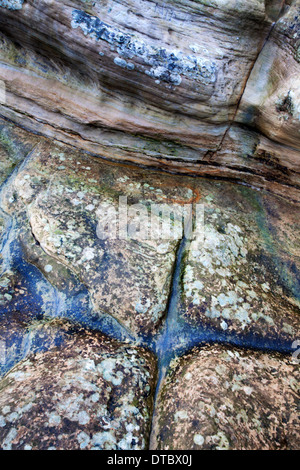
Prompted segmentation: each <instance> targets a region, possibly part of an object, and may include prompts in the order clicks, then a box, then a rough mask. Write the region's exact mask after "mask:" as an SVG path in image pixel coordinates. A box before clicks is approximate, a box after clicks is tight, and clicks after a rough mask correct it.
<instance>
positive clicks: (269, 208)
mask: <svg viewBox="0 0 300 470" xmlns="http://www.w3.org/2000/svg"><path fill="white" fill-rule="evenodd" d="M198 188H199V192H200V193H201V196H202V198H201V200H200V202H201V203H202V204H203V210H204V214H205V216H204V229H203V230H204V234H203V237H202V236H200V235H197V236H196V237H195V239H194V240H192V241H188V242H187V245H186V254H185V256H184V258H183V264H184V267H183V274H182V285H181V289H182V291H181V292H182V294H181V299H180V301H179V307H178V308H179V309H180V311H181V315H182V317H183V318H184V319H185V321H186V322H187V323H188V324H190V325H191V326H192V327H193V328H195V329H199V328H200V329H202V330H203V329H204V330H205V329H209V328H213V329H214V330H218V331H219V332H222V334H223V337H225V338H226V337H227V338H228V340H230V339H233V338H234V337H235V335H236V334H237V335H238V337H244V338H245V337H246V338H248V341H250V343H251V342H252V344H255V343H256V342H257V341H259V342H260V344H262V342H263V341H264V340H267V341H268V340H270V341H271V340H272V341H275V342H283V343H286V344H291V343H292V342H293V340H294V338H295V337H296V336H297V332H298V331H299V266H298V263H297V260H298V258H299V238H298V234H299V226H298V208H297V207H294V208H293V206H291V205H288V206H287V205H286V203H285V202H284V201H283V200H282V199H280V198H276V197H273V196H269V195H267V194H264V193H255V192H253V191H251V190H249V189H247V188H240V187H238V186H233V185H231V184H228V183H222V184H214V183H207V182H206V183H205V182H201V183H198Z"/></svg>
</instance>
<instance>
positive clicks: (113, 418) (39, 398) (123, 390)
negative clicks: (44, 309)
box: [0, 326, 156, 450]
mask: <svg viewBox="0 0 300 470" xmlns="http://www.w3.org/2000/svg"><path fill="white" fill-rule="evenodd" d="M62 328H64V327H63V326H62ZM65 329H66V330H67V328H66V327H65ZM155 371H156V366H155V360H154V358H153V356H152V355H151V354H150V353H148V352H146V351H144V350H141V349H137V348H133V347H131V346H128V345H127V346H126V345H121V344H118V343H116V342H115V341H112V340H111V339H108V338H106V337H104V336H103V335H100V334H95V333H91V332H88V331H81V332H80V331H77V332H76V334H74V330H73V335H72V336H70V337H69V338H68V339H67V340H66V341H65V343H64V344H63V346H61V347H52V348H50V350H49V351H47V352H45V353H37V354H35V355H31V356H30V357H28V358H27V359H26V360H24V361H23V362H20V363H19V364H18V365H17V366H16V367H15V368H13V369H12V370H11V371H10V372H9V373H8V374H7V375H6V376H5V377H4V379H2V381H0V448H1V449H2V450H11V449H17V450H24V449H25V450H35V449H38V450H42V449H43V450H54V449H57V450H60V449H62V450H76V449H94V450H105V449H119V450H138V449H140V450H142V449H145V448H146V447H147V445H148V436H149V427H150V422H151V410H152V394H153V387H154V384H155Z"/></svg>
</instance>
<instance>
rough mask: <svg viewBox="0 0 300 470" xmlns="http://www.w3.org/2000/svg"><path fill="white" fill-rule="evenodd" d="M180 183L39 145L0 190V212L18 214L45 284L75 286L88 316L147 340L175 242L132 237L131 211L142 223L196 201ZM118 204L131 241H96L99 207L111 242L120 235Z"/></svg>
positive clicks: (167, 284) (164, 292) (161, 305)
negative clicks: (157, 210)
mask: <svg viewBox="0 0 300 470" xmlns="http://www.w3.org/2000/svg"><path fill="white" fill-rule="evenodd" d="M185 183H186V184H184V183H183V184H182V183H180V182H179V181H178V187H176V184H175V188H173V184H174V179H173V178H172V179H171V177H166V181H165V182H164V181H161V179H160V177H159V176H158V175H148V174H147V173H146V172H141V171H136V172H135V173H134V174H133V175H132V170H131V169H126V168H123V169H121V170H120V169H119V168H118V167H114V166H107V165H105V164H99V162H97V161H94V160H92V159H91V158H88V157H87V156H86V155H83V154H80V153H76V152H74V151H73V150H72V149H70V148H65V147H62V146H55V145H53V144H50V143H49V142H46V141H41V143H40V144H39V145H38V147H37V148H36V149H35V150H34V151H33V152H32V153H31V155H30V156H29V158H28V159H27V161H26V163H25V164H24V165H23V166H22V167H21V168H20V171H18V172H17V173H16V174H15V176H14V177H13V179H12V181H11V184H10V185H9V186H8V187H7V188H5V190H4V192H3V205H4V208H5V210H6V212H7V213H8V214H11V215H16V214H18V220H19V221H20V225H21V227H20V230H19V232H18V237H19V239H20V241H21V243H22V246H23V250H24V252H25V254H26V259H27V260H28V261H29V262H30V263H32V264H34V265H35V266H37V267H38V268H39V269H40V270H41V272H42V273H43V275H44V276H45V277H46V278H47V279H48V280H49V281H50V282H51V284H52V285H55V286H56V287H58V288H59V289H60V290H62V291H64V292H68V291H70V289H73V290H74V289H75V287H76V280H77V283H78V280H79V282H80V283H81V284H83V285H84V286H85V287H86V288H87V289H88V291H89V293H90V299H91V302H92V305H93V311H94V313H93V314H94V315H96V316H97V315H100V314H101V313H106V314H109V315H112V316H114V317H115V318H116V319H117V320H118V321H119V322H120V323H122V324H123V325H124V326H125V327H126V328H128V329H129V330H131V331H132V332H134V333H135V334H136V333H138V334H143V333H145V334H149V333H151V332H152V333H154V331H155V329H156V328H157V327H158V326H159V324H160V323H161V321H162V318H163V317H164V315H165V313H166V309H167V304H168V297H169V292H170V288H171V279H172V272H173V267H174V264H175V254H176V249H177V246H178V244H179V240H166V239H165V238H164V237H163V235H162V236H161V238H158V239H156V238H150V239H147V240H146V239H145V240H143V239H141V240H140V239H139V233H137V235H136V237H135V234H134V232H135V230H136V229H137V230H140V229H141V227H139V225H140V224H138V226H137V227H136V225H135V224H136V222H135V219H136V214H137V213H138V210H139V207H140V206H138V207H135V206H134V205H135V204H139V205H141V204H143V206H142V207H143V208H144V210H145V211H146V216H147V217H148V213H147V211H148V210H150V208H151V204H162V205H163V204H165V203H166V202H169V203H172V202H174V203H175V204H176V203H177V202H178V200H179V202H180V203H181V204H182V203H184V202H189V201H193V200H194V199H195V197H196V196H195V197H194V193H193V190H192V189H191V187H190V186H189V184H188V183H187V182H185ZM119 197H123V198H126V201H128V204H130V205H131V206H132V209H131V210H130V211H129V212H128V223H129V224H130V227H131V229H132V236H131V237H130V238H129V239H124V240H122V239H121V240H120V239H119V238H116V239H111V238H107V239H101V234H99V232H98V228H99V230H101V227H102V228H103V229H105V227H106V224H107V223H110V222H111V217H112V215H110V214H111V213H110V212H106V208H110V209H111V210H113V211H115V222H116V224H115V227H116V228H117V229H118V232H116V236H118V234H119V233H121V232H119V227H120V226H119V214H120V219H121V217H122V214H121V210H122V208H120V206H119V203H120V201H119ZM126 210H127V209H126ZM136 211H137V212H136ZM155 220H157V224H158V226H159V220H160V219H159V215H155V214H154V216H152V219H151V223H153V222H155ZM148 224H149V225H150V218H149V222H148ZM180 224H181V221H180ZM108 229H109V230H113V227H112V225H110V226H109V227H108ZM126 229H127V227H126ZM149 234H150V232H149ZM104 235H105V233H104ZM107 235H111V233H110V232H108V231H107V230H106V236H107ZM153 235H155V233H154V234H152V236H153ZM72 285H73V287H72ZM71 295H72V293H71ZM73 295H74V293H73Z"/></svg>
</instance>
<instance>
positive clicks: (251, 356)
mask: <svg viewBox="0 0 300 470" xmlns="http://www.w3.org/2000/svg"><path fill="white" fill-rule="evenodd" d="M299 378H300V377H299V364H296V363H293V359H292V357H291V356H282V355H280V354H278V353H271V352H269V353H266V352H261V351H250V350H248V351H245V350H240V349H234V348H230V347H226V346H219V345H210V346H205V347H203V348H201V349H197V348H195V349H194V350H193V351H191V352H190V353H189V354H187V355H185V356H183V357H181V358H180V359H177V360H175V361H173V363H171V365H170V369H169V372H168V374H167V377H166V379H165V380H164V381H163V383H162V384H161V389H160V393H159V396H158V400H157V403H156V410H155V418H154V430H153V435H152V445H151V448H152V449H153V450H180V449H182V450H185V449H190V450H287V449H294V450H296V449H297V448H298V447H299V424H298V411H297V406H298V403H299Z"/></svg>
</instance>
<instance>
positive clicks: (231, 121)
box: [210, 0, 285, 159]
mask: <svg viewBox="0 0 300 470" xmlns="http://www.w3.org/2000/svg"><path fill="white" fill-rule="evenodd" d="M284 6H285V0H283V1H282V2H281V6H280V10H279V12H278V10H277V14H276V18H275V19H274V22H273V23H272V25H271V27H270V30H269V32H268V34H267V36H266V38H265V40H264V42H263V44H262V46H261V48H260V49H259V51H258V53H257V56H256V58H255V60H254V61H253V64H252V65H251V68H250V70H249V73H248V75H247V78H246V80H245V84H244V86H243V88H242V91H241V95H240V97H239V100H238V103H237V105H236V109H235V111H234V115H233V117H232V119H231V120H230V123H229V125H228V127H227V129H226V130H225V133H224V135H223V137H222V139H221V142H220V144H219V146H218V148H217V150H216V151H215V152H214V153H213V154H212V156H211V158H210V159H213V157H214V156H215V155H216V154H217V153H218V152H220V151H221V150H222V147H223V144H224V141H225V139H226V137H227V135H228V133H229V132H230V129H231V127H232V126H233V124H234V123H235V120H236V116H237V114H238V111H239V108H240V104H241V102H242V99H243V96H244V94H245V91H246V88H247V85H248V82H249V80H250V77H251V74H252V71H253V69H254V67H255V64H256V63H257V61H258V59H259V57H260V55H261V54H262V52H263V50H264V48H265V47H266V45H267V43H268V41H269V39H270V37H271V34H272V32H273V30H274V28H275V26H276V24H277V21H279V20H280V18H281V14H282V11H283V8H284ZM271 19H272V18H271Z"/></svg>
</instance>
